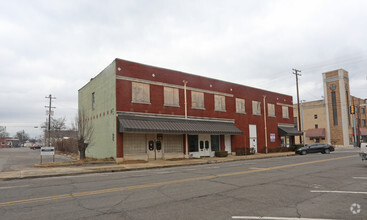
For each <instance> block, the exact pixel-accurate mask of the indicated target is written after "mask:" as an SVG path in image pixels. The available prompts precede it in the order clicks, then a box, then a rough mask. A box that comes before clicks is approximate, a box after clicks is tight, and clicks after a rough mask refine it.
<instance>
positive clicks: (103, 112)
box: [78, 61, 116, 158]
mask: <svg viewBox="0 0 367 220" xmlns="http://www.w3.org/2000/svg"><path fill="white" fill-rule="evenodd" d="M92 93H94V96H95V108H94V109H92ZM78 107H79V110H82V109H83V110H84V111H85V115H86V116H87V117H88V118H89V120H90V121H91V122H92V123H91V124H92V126H93V128H94V132H93V137H92V140H91V142H90V143H89V146H88V148H87V150H86V156H87V157H93V158H106V157H113V158H116V64H115V61H114V62H113V63H111V64H110V65H109V66H108V67H107V68H106V69H104V70H103V71H102V72H101V73H100V74H98V75H97V76H96V77H94V78H93V79H92V80H91V81H89V82H88V83H87V84H86V85H85V86H84V87H83V88H81V89H80V90H79V94H78Z"/></svg>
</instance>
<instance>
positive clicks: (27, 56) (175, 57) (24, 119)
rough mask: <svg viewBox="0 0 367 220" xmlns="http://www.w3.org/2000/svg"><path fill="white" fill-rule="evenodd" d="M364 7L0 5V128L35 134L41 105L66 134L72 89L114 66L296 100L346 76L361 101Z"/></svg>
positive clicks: (365, 81) (366, 40) (365, 70)
mask: <svg viewBox="0 0 367 220" xmlns="http://www.w3.org/2000/svg"><path fill="white" fill-rule="evenodd" d="M366 9H367V1H363V0H362V1H354V0H350V1H336V0H332V1H323V0H315V1H312V0H307V1H294V0H289V1H276V0H272V1H255V0H253V1H244V0H242V1H241V0H239V1H230V0H228V1H222V0H220V1H214V0H208V1H196V0H195V1H190V0H185V1H179V0H177V1H174V0H167V1H155V0H146V1H139V0H134V1H127V0H126V1H124V0H118V1H108V0H103V1H91V0H86V1H79V0H72V1H65V0H63V1H51V0H44V1H28V0H25V1H17V0H12V1H6V0H4V1H0V106H1V107H0V126H7V131H8V132H9V133H10V134H11V135H14V134H15V132H16V131H19V130H23V129H24V130H25V132H27V133H28V134H30V135H31V136H32V137H33V136H36V135H40V134H41V129H40V128H34V126H38V127H40V125H41V123H43V122H44V121H45V120H46V114H45V107H44V106H45V105H48V103H47V99H46V98H45V96H48V95H49V94H52V95H53V96H55V97H56V100H53V105H54V106H55V107H56V109H55V114H54V117H55V118H60V117H66V118H67V119H68V124H67V125H68V126H70V122H71V121H72V120H73V118H74V117H75V115H76V114H77V102H78V89H80V88H81V87H82V86H83V85H85V84H86V83H87V82H88V81H89V79H90V78H92V77H94V76H95V75H97V74H98V73H99V72H100V71H101V70H103V69H104V68H105V67H106V66H107V65H109V64H110V63H111V62H112V61H113V60H114V59H115V58H121V59H126V60H130V61H135V62H139V63H144V64H148V65H153V66H158V67H164V68H169V69H174V70H179V71H183V72H187V73H192V74H196V75H202V76H207V77H211V78H216V79H220V80H226V81H230V82H235V83H240V84H243V85H247V86H252V87H257V88H262V89H266V90H270V91H274V92H279V93H284V94H289V95H292V96H293V102H296V101H297V98H296V88H295V76H294V75H293V74H292V68H297V69H300V70H301V71H302V73H301V74H302V76H301V77H300V98H301V99H302V100H307V101H311V100H318V99H321V96H323V90H322V72H326V71H331V70H335V69H339V68H343V69H345V70H347V71H348V72H349V77H350V85H351V94H352V95H354V96H357V97H360V98H367V95H366V91H367V13H366Z"/></svg>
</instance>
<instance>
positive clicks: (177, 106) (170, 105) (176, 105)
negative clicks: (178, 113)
mask: <svg viewBox="0 0 367 220" xmlns="http://www.w3.org/2000/svg"><path fill="white" fill-rule="evenodd" d="M163 106H167V107H177V108H179V107H180V106H179V105H167V104H164V105H163Z"/></svg>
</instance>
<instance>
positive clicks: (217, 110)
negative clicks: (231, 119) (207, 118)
mask: <svg viewBox="0 0 367 220" xmlns="http://www.w3.org/2000/svg"><path fill="white" fill-rule="evenodd" d="M214 111H216V112H227V111H226V110H219V109H215V110H214Z"/></svg>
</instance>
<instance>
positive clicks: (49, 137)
mask: <svg viewBox="0 0 367 220" xmlns="http://www.w3.org/2000/svg"><path fill="white" fill-rule="evenodd" d="M45 98H46V99H49V105H48V106H45V108H48V111H47V114H48V126H47V131H48V146H49V147H51V114H52V111H51V109H53V108H56V107H52V106H51V104H52V99H56V97H52V95H51V94H50V95H49V96H46V97H45Z"/></svg>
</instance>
